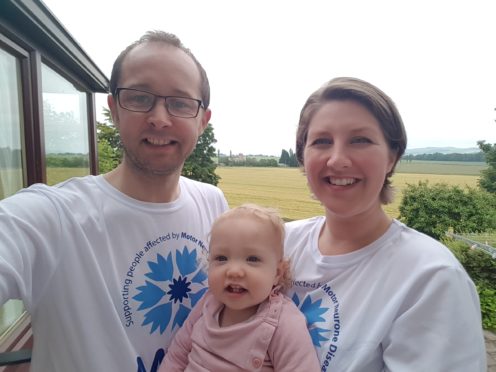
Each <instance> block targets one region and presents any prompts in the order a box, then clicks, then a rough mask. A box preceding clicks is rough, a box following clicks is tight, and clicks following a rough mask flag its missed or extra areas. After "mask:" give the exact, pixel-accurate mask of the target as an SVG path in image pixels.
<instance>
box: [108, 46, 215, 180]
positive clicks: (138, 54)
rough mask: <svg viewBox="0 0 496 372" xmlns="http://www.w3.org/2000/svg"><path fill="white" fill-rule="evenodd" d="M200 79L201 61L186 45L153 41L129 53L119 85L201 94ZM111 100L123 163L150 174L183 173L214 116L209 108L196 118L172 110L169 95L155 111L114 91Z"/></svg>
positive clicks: (169, 93) (184, 94)
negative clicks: (131, 105) (135, 107)
mask: <svg viewBox="0 0 496 372" xmlns="http://www.w3.org/2000/svg"><path fill="white" fill-rule="evenodd" d="M200 79H201V78H200V72H199V71H198V67H197V66H196V65H195V63H194V61H193V60H192V59H191V57H189V56H188V55H187V54H186V53H184V52H183V51H182V50H180V49H178V48H176V47H173V46H170V45H167V44H165V43H160V42H149V43H145V44H141V45H138V46H137V47H135V48H134V49H133V50H131V51H130V52H129V54H128V55H127V56H126V57H125V58H124V61H123V64H122V69H121V76H120V78H119V81H118V88H133V89H140V90H144V91H147V92H151V93H154V94H156V95H160V96H181V97H189V98H194V99H200V98H201V97H200ZM108 104H109V107H110V110H111V112H112V118H113V121H114V124H115V125H116V127H117V128H118V129H119V132H120V137H121V141H122V144H123V147H124V154H125V156H124V160H123V166H124V167H127V168H128V169H131V170H133V171H136V170H138V171H140V172H142V173H146V174H148V175H171V174H180V172H181V169H182V166H183V164H184V161H185V160H186V158H187V157H188V156H189V155H190V154H191V152H192V151H193V149H194V147H195V145H196V142H197V140H198V137H199V136H200V135H201V134H202V132H203V130H204V129H205V127H206V125H207V124H208V121H209V119H210V111H209V110H206V111H205V110H203V109H200V111H199V113H198V116H197V117H195V118H179V117H174V116H171V115H170V114H169V113H168V112H167V109H166V107H165V103H164V99H163V98H159V99H158V100H157V101H156V103H155V106H154V107H153V108H152V109H151V110H150V111H149V112H132V111H128V110H125V109H123V108H122V107H120V105H119V103H118V102H117V97H113V96H109V98H108Z"/></svg>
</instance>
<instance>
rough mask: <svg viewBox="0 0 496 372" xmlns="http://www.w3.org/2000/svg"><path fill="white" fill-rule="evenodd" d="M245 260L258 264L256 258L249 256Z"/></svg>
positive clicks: (258, 259)
mask: <svg viewBox="0 0 496 372" xmlns="http://www.w3.org/2000/svg"><path fill="white" fill-rule="evenodd" d="M246 260H247V261H248V262H259V261H260V258H258V257H257V256H249V257H248V258H247V259H246Z"/></svg>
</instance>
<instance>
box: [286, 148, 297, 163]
mask: <svg viewBox="0 0 496 372" xmlns="http://www.w3.org/2000/svg"><path fill="white" fill-rule="evenodd" d="M288 165H289V166H290V167H297V166H298V160H297V159H296V154H295V153H294V152H293V149H289V163H288Z"/></svg>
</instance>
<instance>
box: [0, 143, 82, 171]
mask: <svg viewBox="0 0 496 372" xmlns="http://www.w3.org/2000/svg"><path fill="white" fill-rule="evenodd" d="M0 158H1V159H3V160H4V162H5V163H6V164H8V166H9V167H12V168H22V166H23V164H22V152H21V150H20V149H11V148H10V147H0ZM45 160H46V166H47V167H52V168H88V167H89V166H90V165H89V164H90V162H89V156H88V154H74V153H63V154H47V156H46V159H45Z"/></svg>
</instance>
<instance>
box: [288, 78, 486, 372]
mask: <svg viewBox="0 0 496 372" xmlns="http://www.w3.org/2000/svg"><path fill="white" fill-rule="evenodd" d="M405 148H406V133H405V129H404V126H403V122H402V119H401V117H400V115H399V113H398V111H397V109H396V107H395V105H394V103H393V102H392V100H391V99H390V98H389V97H388V96H387V95H386V94H384V93H383V92H382V91H381V90H379V89H378V88H377V87H375V86H373V85H371V84H369V83H367V82H365V81H362V80H359V79H355V78H336V79H333V80H331V81H330V82H328V83H327V84H325V85H324V86H323V87H321V88H320V89H318V90H317V91H316V92H314V93H313V94H312V95H311V96H310V97H309V98H308V100H307V102H306V103H305V105H304V106H303V109H302V110H301V115H300V122H299V125H298V132H297V139H296V156H297V158H298V161H299V162H300V165H301V166H302V167H303V169H304V172H305V175H306V177H307V180H308V185H309V187H310V189H311V191H312V193H313V195H314V196H315V198H317V199H318V200H319V201H320V202H321V203H322V204H323V206H324V207H325V216H321V217H314V218H310V219H307V220H301V221H294V222H290V223H288V224H286V241H285V250H286V255H287V256H289V257H290V259H291V262H292V264H293V268H292V269H293V275H294V278H295V280H294V283H293V284H294V285H293V288H292V289H291V291H290V293H289V295H290V296H291V297H292V298H293V300H294V301H295V302H296V303H297V305H298V306H299V308H300V309H301V311H303V312H304V313H305V316H306V318H307V323H308V327H309V330H310V333H311V335H312V339H313V343H314V345H315V347H316V349H317V352H318V354H319V358H320V362H321V366H322V371H327V370H328V371H340V372H342V371H366V372H374V371H416V372H418V371H433V372H434V371H435V372H439V371H450V372H453V371H460V372H468V371H470V372H476V371H485V370H486V360H485V347H484V338H483V334H482V327H481V319H480V306H479V299H478V296H477V292H476V289H475V287H474V284H473V282H472V281H471V280H470V278H469V277H468V275H467V274H466V272H465V270H464V269H463V267H462V266H461V265H460V263H459V262H458V261H457V260H456V258H455V257H454V256H453V255H452V254H451V252H450V251H449V250H448V249H447V248H446V247H445V246H444V245H442V244H441V243H439V242H437V241H436V240H434V239H432V238H430V237H428V236H426V235H424V234H421V233H419V232H417V231H415V230H413V229H410V228H408V227H407V226H405V225H404V224H402V223H400V222H399V221H397V220H394V219H391V218H390V217H389V216H388V215H387V214H386V213H385V212H384V211H383V209H382V204H387V203H389V202H390V201H391V200H392V196H393V195H392V188H391V182H390V177H391V176H392V174H393V171H394V168H395V166H396V164H397V162H398V160H399V159H400V157H401V156H402V155H403V152H404V151H405Z"/></svg>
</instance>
